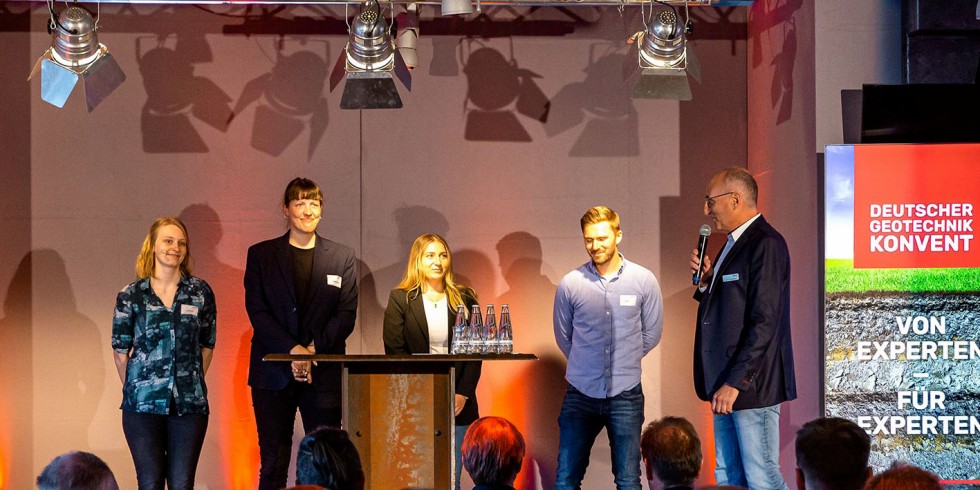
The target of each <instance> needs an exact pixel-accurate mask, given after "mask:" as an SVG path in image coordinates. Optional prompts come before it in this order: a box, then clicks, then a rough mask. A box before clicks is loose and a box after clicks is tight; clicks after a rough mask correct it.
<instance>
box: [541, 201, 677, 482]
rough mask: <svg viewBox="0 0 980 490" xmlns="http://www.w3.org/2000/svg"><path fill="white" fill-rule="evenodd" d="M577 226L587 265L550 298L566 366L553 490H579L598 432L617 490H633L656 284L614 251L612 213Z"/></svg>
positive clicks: (594, 211)
mask: <svg viewBox="0 0 980 490" xmlns="http://www.w3.org/2000/svg"><path fill="white" fill-rule="evenodd" d="M581 225H582V236H583V238H584V240H585V250H586V251H587V252H588V253H589V256H590V257H591V258H592V260H590V261H589V262H586V263H585V264H583V265H582V266H581V267H579V268H577V269H575V270H573V271H572V272H569V273H568V274H566V275H565V277H563V278H562V280H561V283H560V284H559V285H558V290H557V292H556V293H555V309H554V324H555V340H556V342H557V343H558V348H559V349H561V352H562V354H564V355H565V357H566V358H567V359H568V366H567V368H566V370H565V379H566V380H567V381H568V387H567V391H566V392H565V399H564V401H563V402H562V407H561V414H560V415H559V416H558V426H559V429H560V435H559V443H558V475H557V478H556V480H557V481H556V484H555V488H556V489H557V490H566V489H579V488H581V484H582V479H583V478H584V477H585V469H586V467H588V465H589V454H590V453H591V451H592V445H593V444H594V443H595V438H596V436H598V435H599V432H600V431H601V430H602V429H603V428H605V429H606V431H607V433H608V434H609V447H610V450H611V452H612V465H613V476H614V477H615V478H614V480H615V482H616V488H617V489H618V490H624V489H630V490H640V489H641V486H640V430H641V429H642V427H643V389H642V388H641V386H640V374H641V366H640V361H641V360H642V359H643V356H645V355H646V354H647V353H648V352H650V350H652V349H653V348H654V346H656V345H657V343H658V342H660V334H661V331H662V328H663V301H662V299H661V295H660V285H659V284H657V279H656V278H655V277H654V276H653V273H652V272H650V271H649V270H647V269H646V268H644V267H643V266H640V265H639V264H635V263H633V262H630V261H628V260H626V258H625V257H623V255H622V254H620V253H619V251H618V250H617V246H618V245H619V242H620V241H622V239H623V232H622V230H620V229H619V215H618V214H616V212H615V211H613V210H611V209H609V208H607V207H605V206H596V207H593V208H591V209H589V210H588V211H587V212H586V213H585V215H584V216H582V220H581Z"/></svg>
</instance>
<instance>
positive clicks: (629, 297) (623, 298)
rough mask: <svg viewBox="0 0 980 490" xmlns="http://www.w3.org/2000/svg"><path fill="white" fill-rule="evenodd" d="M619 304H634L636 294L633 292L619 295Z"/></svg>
mask: <svg viewBox="0 0 980 490" xmlns="http://www.w3.org/2000/svg"><path fill="white" fill-rule="evenodd" d="M619 306H636V295H635V294H621V295H619Z"/></svg>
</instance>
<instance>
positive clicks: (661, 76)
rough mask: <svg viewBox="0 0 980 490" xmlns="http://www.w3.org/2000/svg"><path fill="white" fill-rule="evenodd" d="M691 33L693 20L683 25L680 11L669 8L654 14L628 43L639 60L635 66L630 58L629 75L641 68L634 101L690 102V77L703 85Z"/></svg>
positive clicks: (635, 86) (634, 90)
mask: <svg viewBox="0 0 980 490" xmlns="http://www.w3.org/2000/svg"><path fill="white" fill-rule="evenodd" d="M688 19H689V18H688ZM645 24H646V23H645ZM690 30H691V22H690V20H687V21H686V22H681V20H680V18H679V17H678V16H677V11H676V10H675V9H674V8H673V7H670V8H667V9H663V10H661V11H660V12H659V13H657V14H656V15H653V16H652V18H651V19H650V22H649V23H648V24H646V29H645V30H643V31H640V32H637V33H636V34H633V36H631V37H630V40H629V41H628V42H629V43H630V44H631V46H632V47H633V49H635V50H636V51H637V54H636V60H637V61H636V63H633V62H632V56H630V59H628V60H627V63H629V64H630V67H629V68H630V69H629V70H628V72H629V73H630V74H632V73H633V72H635V71H636V69H637V68H639V69H640V76H639V79H638V80H637V82H636V84H635V85H634V87H633V98H638V99H674V100H691V85H690V83H689V82H688V79H687V76H688V75H691V76H692V77H693V78H694V79H695V80H696V81H697V82H699V83H700V82H701V73H700V72H701V70H700V67H699V66H698V63H697V60H696V59H695V58H694V53H693V52H691V49H690V47H689V46H688V45H687V34H689V33H690Z"/></svg>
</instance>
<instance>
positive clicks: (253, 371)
mask: <svg viewBox="0 0 980 490" xmlns="http://www.w3.org/2000/svg"><path fill="white" fill-rule="evenodd" d="M291 257H292V256H291V252H290V248H289V233H286V234H285V235H283V236H281V237H279V238H274V239H272V240H266V241H264V242H260V243H257V244H255V245H252V246H251V247H249V249H248V260H247V262H246V265H245V310H246V311H247V312H248V319H249V320H250V321H251V322H252V330H253V331H252V351H251V356H250V359H249V371H248V384H249V386H252V387H253V388H260V389H267V390H279V389H283V388H285V387H286V385H287V384H288V383H289V381H290V380H291V379H293V376H292V373H291V372H290V365H289V363H288V362H264V361H262V357H263V356H265V355H266V354H273V353H279V354H287V353H289V350H290V349H292V348H293V347H295V346H296V345H305V344H304V342H303V339H300V338H299V334H300V325H299V316H298V314H297V311H296V306H297V305H296V291H295V287H294V285H293V272H292V269H293V265H292V258H291ZM338 280H339V284H338ZM356 316H357V270H356V268H355V265H354V251H353V250H352V249H351V248H349V247H346V246H344V245H341V244H339V243H336V242H332V241H330V240H327V239H325V238H323V237H321V236H319V235H317V237H316V245H315V247H314V252H313V272H312V274H311V275H310V289H309V305H308V311H307V312H306V314H305V315H304V322H305V323H306V324H307V325H309V327H310V331H311V332H312V333H313V344H314V346H315V348H316V353H317V354H344V353H345V350H346V347H347V337H348V336H349V335H350V334H351V332H352V331H353V330H354V319H355V318H356ZM312 373H313V387H314V389H316V390H318V391H328V392H333V393H335V394H336V396H337V399H338V400H339V394H340V363H336V362H321V363H319V365H318V366H314V367H313V371H312Z"/></svg>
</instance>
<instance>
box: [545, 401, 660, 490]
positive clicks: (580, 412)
mask: <svg viewBox="0 0 980 490" xmlns="http://www.w3.org/2000/svg"><path fill="white" fill-rule="evenodd" d="M558 428H559V436H558V475H557V478H556V481H555V489H556V490H571V489H576V490H577V489H580V488H581V487H582V479H583V478H585V470H586V468H588V466H589V454H590V453H591V452H592V445H593V444H595V438H596V436H598V435H599V432H600V431H601V430H602V429H603V428H605V429H606V432H607V433H608V434H609V449H610V450H611V453H612V467H613V476H614V477H615V482H616V488H617V489H618V490H627V489H628V490H641V487H640V430H641V429H642V428H643V388H642V386H641V385H636V386H635V387H633V388H632V389H629V390H626V391H624V392H622V393H620V394H618V395H616V396H614V397H612V398H592V397H590V396H587V395H584V394H582V392H580V391H578V390H576V389H575V387H573V386H572V385H568V389H567V391H565V400H564V401H563V402H562V404H561V414H560V415H559V416H558Z"/></svg>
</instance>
